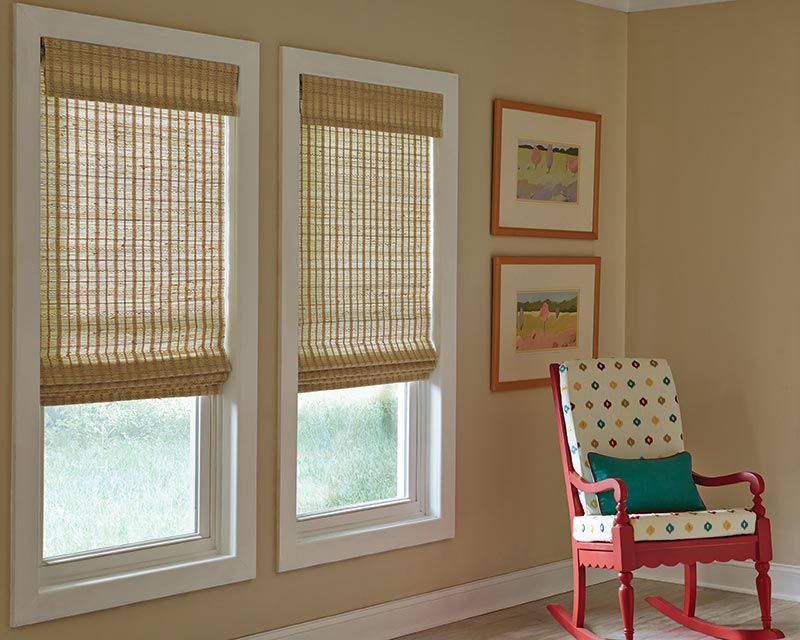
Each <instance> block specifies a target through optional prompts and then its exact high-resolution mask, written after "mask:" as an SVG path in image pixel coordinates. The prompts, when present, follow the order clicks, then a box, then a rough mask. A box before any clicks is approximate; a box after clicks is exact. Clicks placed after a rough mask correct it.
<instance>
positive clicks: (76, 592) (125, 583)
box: [11, 552, 255, 627]
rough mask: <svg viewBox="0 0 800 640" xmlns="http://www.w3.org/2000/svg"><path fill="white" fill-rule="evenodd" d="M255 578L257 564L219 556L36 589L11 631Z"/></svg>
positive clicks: (23, 601)
mask: <svg viewBox="0 0 800 640" xmlns="http://www.w3.org/2000/svg"><path fill="white" fill-rule="evenodd" d="M253 578H255V568H254V566H253V563H251V562H245V561H244V560H243V559H242V558H240V557H237V556H236V555H230V554H221V553H218V552H213V553H205V554H202V555H199V556H198V555H195V556H194V557H193V558H192V559H191V560H182V561H177V562H176V561H174V560H172V561H171V562H170V563H168V564H166V563H162V564H157V565H150V566H147V567H146V568H129V569H127V570H123V571H118V572H116V573H113V574H108V573H106V574H104V575H99V576H95V577H90V578H86V577H82V578H77V579H74V580H71V581H66V582H59V583H57V584H49V585H46V586H44V585H40V586H38V587H36V586H35V585H32V586H33V589H31V591H30V593H29V595H27V596H26V595H18V596H17V598H16V601H15V603H14V607H13V609H12V610H13V612H14V615H13V619H12V623H11V626H13V627H19V626H22V625H27V624H33V623H36V622H44V621H45V620H53V619H55V618H63V617H66V616H73V615H77V614H80V613H88V612H90V611H98V610H101V609H108V608H110V607H118V606H121V605H125V604H131V603H134V602H141V601H144V600H153V599H155V598H161V597H164V596H170V595H175V594H178V593H186V592H188V591H196V590H197V589H204V588H209V587H216V586H220V585H224V584H230V583H233V582H241V581H244V580H252V579H253Z"/></svg>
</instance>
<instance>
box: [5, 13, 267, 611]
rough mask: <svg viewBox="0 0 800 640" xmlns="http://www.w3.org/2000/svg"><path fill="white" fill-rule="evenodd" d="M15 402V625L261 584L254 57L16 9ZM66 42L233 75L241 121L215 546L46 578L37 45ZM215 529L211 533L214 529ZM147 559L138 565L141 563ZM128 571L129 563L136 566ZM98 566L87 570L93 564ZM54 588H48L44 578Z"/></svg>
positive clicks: (99, 21) (198, 41)
mask: <svg viewBox="0 0 800 640" xmlns="http://www.w3.org/2000/svg"><path fill="white" fill-rule="evenodd" d="M15 9H16V11H15V20H16V45H15V47H16V48H15V75H14V117H15V120H14V163H13V164H14V171H15V175H14V216H15V217H14V354H13V367H14V369H13V371H14V392H13V403H14V406H13V416H14V427H13V428H14V431H13V452H14V469H13V498H12V511H13V513H12V517H13V532H12V589H11V600H12V602H11V625H12V626H21V625H25V624H31V623H34V622H41V621H43V620H50V619H53V618H60V617H63V616H68V615H75V614H79V613H84V612H88V611H95V610H99V609H106V608H109V607H115V606H119V605H124V604H129V603H132V602H139V601H142V600H149V599H153V598H159V597H163V596H167V595H172V594H176V593H183V592H187V591H194V590H196V589H203V588H207V587H212V586H217V585H222V584H228V583H231V582H238V581H241V580H249V579H252V578H254V577H255V572H256V434H257V422H256V420H257V398H258V386H257V373H258V359H257V358H258V348H257V346H258V316H257V314H258V181H259V175H258V140H259V136H258V121H259V45H258V43H255V42H247V41H243V40H234V39H231V38H222V37H218V36H210V35H205V34H199V33H191V32H186V31H179V30H176V29H166V28H163V27H154V26H149V25H143V24H138V23H133V22H124V21H120V20H111V19H108V18H100V17H96V16H89V15H82V14H77V13H71V12H66V11H59V10H54V9H44V8H40V7H33V6H28V5H22V4H17V5H15ZM42 37H53V38H63V39H67V40H77V41H81V42H90V43H96V44H103V45H109V46H117V47H127V48H131V49H144V50H147V51H153V52H157V53H163V54H173V55H180V56H187V57H194V58H202V59H209V60H217V61H221V62H228V63H232V64H236V65H238V66H239V103H240V109H241V110H240V115H239V117H238V118H237V119H236V121H235V123H234V124H233V125H232V126H233V127H235V129H236V132H238V136H237V138H238V140H237V143H236V144H235V145H234V146H233V147H232V156H231V158H230V164H231V165H232V166H233V167H234V168H235V171H234V172H233V177H234V182H233V183H232V184H231V190H230V195H231V198H230V199H231V202H230V207H231V213H232V216H231V218H232V219H231V224H230V234H229V248H230V256H231V258H230V261H229V267H230V272H229V274H230V275H229V290H228V304H229V308H228V311H229V313H228V324H227V326H228V334H229V339H228V345H227V348H228V353H229V355H230V358H231V361H232V363H233V370H232V372H231V375H230V377H229V379H228V381H227V382H226V384H225V385H224V387H223V392H222V394H221V395H220V396H218V397H217V399H216V404H217V405H218V406H219V412H220V413H219V415H220V420H219V423H218V427H219V428H218V429H217V430H216V431H217V434H216V442H215V446H216V447H217V451H218V453H217V455H218V461H219V464H218V468H217V469H216V471H215V473H216V478H215V481H216V482H215V485H216V486H215V493H216V494H217V498H218V504H219V507H220V508H219V512H218V513H216V514H215V520H216V528H217V534H218V535H217V536H216V537H214V538H211V539H209V538H205V539H202V540H192V541H188V542H176V543H175V544H172V545H161V546H156V547H153V548H152V549H151V550H145V549H142V550H138V551H135V552H131V553H127V552H126V553H118V554H109V555H106V556H104V557H103V562H101V563H97V562H95V566H96V567H99V568H98V569H97V572H95V573H92V574H89V575H82V576H76V575H75V574H74V572H72V573H70V572H65V574H64V575H65V576H66V577H65V578H64V580H65V581H61V580H59V581H58V583H57V584H52V583H51V582H50V581H47V583H45V581H43V579H42V577H41V571H40V569H41V565H42V562H41V560H40V554H41V542H40V534H39V531H40V530H41V507H40V505H41V492H42V431H41V427H40V407H39V324H38V322H31V318H38V317H39V233H40V231H39V215H38V212H39V210H40V204H39V180H40V178H39V166H40V159H39V127H40V123H39V92H40V87H39V69H40V39H41V38H42ZM212 528H213V527H212ZM143 558H144V559H143ZM134 559H135V561H133V560H134ZM95 560H100V558H94V559H93V561H95ZM51 577H52V576H51Z"/></svg>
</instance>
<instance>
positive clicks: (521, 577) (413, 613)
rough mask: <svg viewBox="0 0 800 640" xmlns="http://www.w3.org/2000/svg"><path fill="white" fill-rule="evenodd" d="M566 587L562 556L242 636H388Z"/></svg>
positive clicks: (594, 575)
mask: <svg viewBox="0 0 800 640" xmlns="http://www.w3.org/2000/svg"><path fill="white" fill-rule="evenodd" d="M611 577H613V574H611V573H609V572H607V571H603V572H594V571H591V572H589V575H587V583H588V584H597V583H598V582H604V581H606V580H608V579H610V578H611ZM571 590H572V561H571V560H562V561H560V562H553V563H550V564H545V565H542V566H539V567H532V568H531V569H524V570H522V571H515V572H514V573H507V574H505V575H502V576H496V577H494V578H486V579H485V580H478V581H476V582H470V583H467V584H462V585H459V586H457V587H449V588H447V589H441V590H439V591H432V592H431V593H424V594H422V595H418V596H412V597H410V598H403V599H402V600H395V601H394V602H387V603H386V604H379V605H376V606H374V607H367V608H366V609H358V610H356V611H350V612H348V613H342V614H339V615H336V616H331V617H329V618H322V619H320V620H313V621H311V622H305V623H303V624H298V625H293V626H291V627H284V628H283V629H277V630H275V631H265V632H264V633H258V634H256V635H253V636H248V637H247V638H243V639H242V640H391V638H397V637H398V636H404V635H406V634H409V633H416V632H417V631H423V630H425V629H432V628H433V627H438V626H441V625H443V624H449V623H451V622H456V621H458V620H464V619H466V618H472V617H474V616H480V615H483V614H485V613H489V612H491V611H498V610H500V609H507V608H508V607H515V606H517V605H519V604H524V603H526V602H531V601H533V600H540V599H542V598H547V597H548V596H552V595H556V594H558V593H564V592H565V591H571Z"/></svg>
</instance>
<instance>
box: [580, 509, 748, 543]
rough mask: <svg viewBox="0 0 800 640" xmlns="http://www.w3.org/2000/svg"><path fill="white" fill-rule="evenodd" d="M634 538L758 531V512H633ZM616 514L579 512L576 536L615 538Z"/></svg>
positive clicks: (680, 537)
mask: <svg viewBox="0 0 800 640" xmlns="http://www.w3.org/2000/svg"><path fill="white" fill-rule="evenodd" d="M630 519H631V525H632V526H633V539H634V540H635V541H636V542H645V541H648V540H693V539H698V538H724V537H726V536H741V535H750V534H753V533H755V525H756V516H755V514H754V513H753V512H752V511H750V510H749V509H711V510H708V511H681V512H672V513H636V514H630ZM613 527H614V516H576V517H575V518H574V519H573V521H572V537H573V538H574V539H575V540H577V541H578V542H611V530H612V529H613Z"/></svg>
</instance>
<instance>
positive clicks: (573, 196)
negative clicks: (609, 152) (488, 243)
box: [492, 99, 601, 240]
mask: <svg viewBox="0 0 800 640" xmlns="http://www.w3.org/2000/svg"><path fill="white" fill-rule="evenodd" d="M600 124H601V116H600V115H599V114H596V113H584V112H582V111H571V110H569V109H559V108H556V107H543V106H540V105H535V104H527V103H525V102H513V101H511V100H501V99H497V100H495V101H494V148H493V155H492V159H493V163H492V233H494V234H499V235H511V236H540V237H545V238H578V239H585V240H596V239H597V202H598V191H599V186H600V128H601V127H600Z"/></svg>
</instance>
